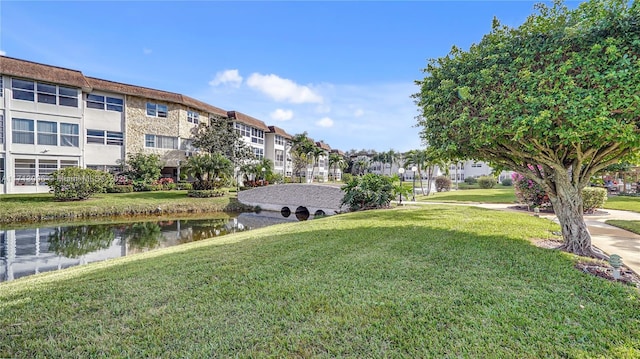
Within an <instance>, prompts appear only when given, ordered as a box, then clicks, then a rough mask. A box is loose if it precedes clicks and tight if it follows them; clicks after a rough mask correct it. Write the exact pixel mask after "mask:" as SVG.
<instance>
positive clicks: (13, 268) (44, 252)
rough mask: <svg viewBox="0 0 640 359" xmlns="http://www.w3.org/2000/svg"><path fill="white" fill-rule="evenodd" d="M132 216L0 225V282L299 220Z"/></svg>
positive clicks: (249, 215)
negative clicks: (90, 220) (98, 219)
mask: <svg viewBox="0 0 640 359" xmlns="http://www.w3.org/2000/svg"><path fill="white" fill-rule="evenodd" d="M305 219H306V218H305ZM136 220H137V221H136V222H131V221H128V222H127V221H125V220H120V221H111V222H92V223H83V224H73V223H71V224H69V223H65V224H64V225H51V224H49V225H46V224H45V225H42V224H41V225H40V227H31V228H16V229H0V282H3V281H11V280H14V279H17V278H21V277H25V276H28V275H33V274H38V273H43V272H48V271H54V270H59V269H64V268H69V267H73V266H77V265H82V264H86V263H90V262H96V261H102V260H105V259H109V258H116V257H123V256H126V255H129V254H134V253H140V252H145V251H149V250H152V249H157V248H164V247H170V246H175V245H179V244H183V243H188V242H193V241H198V240H201V239H206V238H212V237H218V236H222V235H225V234H229V233H234V232H238V231H246V230H250V229H254V228H260V227H266V226H269V225H273V224H277V223H283V222H291V221H297V220H300V218H296V217H294V216H286V217H285V216H284V215H282V214H281V213H278V212H268V211H263V212H260V213H241V214H236V215H229V214H215V215H212V216H208V217H202V216H200V217H179V218H178V217H176V218H161V219H160V218H157V217H154V218H153V219H146V220H143V219H136ZM7 228H10V227H7Z"/></svg>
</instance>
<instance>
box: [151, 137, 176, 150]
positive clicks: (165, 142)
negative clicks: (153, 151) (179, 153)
mask: <svg viewBox="0 0 640 359" xmlns="http://www.w3.org/2000/svg"><path fill="white" fill-rule="evenodd" d="M144 145H145V147H152V148H167V149H173V150H177V149H178V138H177V137H169V136H158V135H144Z"/></svg>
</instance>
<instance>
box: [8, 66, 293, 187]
mask: <svg viewBox="0 0 640 359" xmlns="http://www.w3.org/2000/svg"><path fill="white" fill-rule="evenodd" d="M212 119H226V120H229V121H231V122H232V123H233V126H234V128H235V129H236V130H237V131H238V132H239V133H241V134H242V138H243V139H244V141H245V142H247V144H248V145H249V146H251V148H252V150H253V153H254V154H255V155H256V157H257V158H258V159H263V158H269V159H271V160H272V161H273V162H274V164H276V168H275V171H276V172H279V173H283V174H284V175H291V158H290V156H289V153H288V151H289V149H290V148H291V145H290V140H291V135H289V134H287V132H286V131H284V130H283V129H280V128H278V127H275V126H271V127H268V126H267V125H266V124H265V123H264V122H263V121H260V120H258V119H256V118H253V117H251V116H248V115H245V114H243V113H241V112H238V111H225V110H223V109H220V108H218V107H215V106H212V105H209V104H207V103H204V102H202V101H199V100H196V99H193V98H191V97H188V96H185V95H182V94H178V93H173V92H168V91H162V90H156V89H151V88H146V87H140V86H135V85H129V84H123V83H118V82H113V81H109V80H104V79H98V78H93V77H88V76H84V75H83V74H82V72H80V71H78V70H72V69H65V68H61V67H56V66H50V65H45V64H39V63H35V62H30V61H25V60H20V59H15V58H11V57H6V56H0V194H1V193H37V192H48V191H49V188H48V187H47V186H46V184H45V180H46V179H47V176H48V175H50V174H51V173H52V172H53V171H55V170H58V169H61V168H64V167H75V166H79V167H87V168H93V169H100V170H105V171H113V172H115V171H117V170H118V169H119V168H120V167H121V163H122V161H124V160H125V159H126V156H127V154H128V153H139V152H142V153H155V154H158V155H160V157H161V159H162V161H163V163H164V165H165V167H164V168H163V170H162V174H163V176H165V177H174V178H177V177H178V176H179V172H180V166H181V165H182V164H184V162H185V161H186V160H187V159H188V157H190V156H191V155H193V153H194V150H195V149H194V148H193V146H192V141H191V137H192V130H193V128H195V127H196V126H198V125H199V124H200V123H205V124H207V123H211V120H212Z"/></svg>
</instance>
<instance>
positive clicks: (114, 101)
mask: <svg viewBox="0 0 640 359" xmlns="http://www.w3.org/2000/svg"><path fill="white" fill-rule="evenodd" d="M87 107H88V108H95V109H98V110H104V109H106V110H108V111H116V112H122V110H123V108H124V100H122V99H120V98H115V97H109V96H102V95H93V94H88V95H87Z"/></svg>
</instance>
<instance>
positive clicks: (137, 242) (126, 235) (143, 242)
mask: <svg viewBox="0 0 640 359" xmlns="http://www.w3.org/2000/svg"><path fill="white" fill-rule="evenodd" d="M161 239H162V228H161V227H160V225H159V224H158V223H157V222H140V223H133V224H131V225H128V226H126V227H125V228H124V229H123V231H122V240H123V241H126V243H127V244H128V245H129V247H130V248H132V249H153V248H156V247H158V246H160V240H161Z"/></svg>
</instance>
